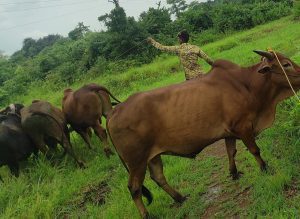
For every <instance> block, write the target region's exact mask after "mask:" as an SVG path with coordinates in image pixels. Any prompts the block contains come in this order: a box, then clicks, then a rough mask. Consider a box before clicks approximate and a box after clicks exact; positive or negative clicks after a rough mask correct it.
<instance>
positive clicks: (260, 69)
mask: <svg viewBox="0 0 300 219" xmlns="http://www.w3.org/2000/svg"><path fill="white" fill-rule="evenodd" d="M257 71H258V72H259V73H261V74H266V73H268V72H270V71H271V65H270V64H269V63H267V62H263V63H261V64H260V65H259V66H258V69H257Z"/></svg>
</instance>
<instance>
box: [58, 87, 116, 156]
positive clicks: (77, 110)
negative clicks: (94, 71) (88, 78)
mask: <svg viewBox="0 0 300 219" xmlns="http://www.w3.org/2000/svg"><path fill="white" fill-rule="evenodd" d="M110 96H111V97H112V98H113V99H114V100H116V101H118V103H120V101H119V100H118V99H116V98H115V97H114V96H113V95H112V94H111V93H110V91H109V90H108V89H106V88H105V87H103V86H100V85H97V84H88V85H85V86H83V87H81V88H80V89H78V90H76V91H73V90H72V89H70V88H68V89H66V90H65V91H64V97H63V100H62V109H63V112H64V114H65V117H66V119H67V122H68V123H69V124H70V125H71V127H72V128H73V129H74V130H75V131H76V132H77V133H78V134H79V135H80V136H81V137H82V138H83V140H84V141H85V142H86V143H87V145H88V147H89V148H91V140H90V136H89V132H90V127H91V128H93V130H94V132H95V134H96V135H97V136H98V137H99V138H100V140H101V141H102V142H103V143H104V152H105V153H106V155H107V156H109V155H111V154H112V151H111V150H110V148H109V144H108V142H107V134H106V131H105V129H104V128H102V127H101V117H102V116H104V117H106V116H107V114H108V112H110V111H111V110H112V103H111V102H110Z"/></svg>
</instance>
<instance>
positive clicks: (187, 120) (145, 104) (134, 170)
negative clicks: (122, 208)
mask: <svg viewBox="0 0 300 219" xmlns="http://www.w3.org/2000/svg"><path fill="white" fill-rule="evenodd" d="M256 53H258V54H259V55H261V56H262V59H261V61H260V62H259V63H258V64H256V65H253V66H250V67H247V68H243V67H240V66H238V65H236V64H234V63H232V62H229V61H225V60H218V61H216V62H215V63H214V64H213V68H212V69H211V70H210V72H209V73H208V74H207V75H206V76H204V77H202V78H196V79H194V80H191V81H188V82H183V83H180V84H177V85H172V86H168V87H164V88H159V89H155V90H152V91H148V92H142V93H138V94H135V95H132V96H131V97H129V98H128V100H126V101H125V102H123V103H121V104H119V105H118V106H117V107H116V108H115V109H114V110H113V111H112V113H111V114H110V116H109V118H108V121H107V129H108V133H109V135H110V137H111V140H112V142H113V144H114V145H115V148H116V151H117V152H118V154H119V156H120V158H121V159H122V162H123V163H124V165H125V167H126V168H127V169H128V172H129V181H128V188H129V190H130V193H131V195H132V198H133V200H134V202H135V204H136V206H137V208H138V209H139V211H140V214H141V215H142V216H143V217H146V216H147V215H148V212H147V210H146V208H145V206H144V204H143V201H142V195H144V196H146V197H147V198H148V200H150V201H151V198H152V197H151V193H149V191H148V190H147V189H146V188H145V187H144V186H143V181H144V177H145V172H146V168H147V166H148V168H149V170H150V176H151V178H152V179H153V180H154V181H155V182H156V183H157V184H158V185H159V186H160V187H161V188H162V189H163V190H165V191H166V192H167V193H168V194H169V195H170V196H171V197H172V198H173V199H174V200H175V201H176V202H183V201H184V200H185V197H184V196H182V195H181V194H180V193H179V192H177V191H176V190H175V189H174V188H172V187H171V186H170V185H169V184H168V183H167V181H166V179H165V176H164V175H163V164H162V160H161V155H162V154H170V155H177V156H183V157H195V156H196V155H197V154H198V153H199V152H201V151H202V150H203V149H204V148H205V147H206V146H208V145H210V144H212V143H214V142H215V141H217V140H219V139H225V143H226V148H227V153H228V157H229V164H230V165H229V166H230V168H229V169H230V173H231V175H232V177H233V179H237V178H238V177H239V173H238V171H237V169H236V165H235V160H234V156H235V154H236V139H241V140H242V141H243V143H244V144H245V145H246V147H247V148H248V149H249V151H250V152H251V153H252V154H253V155H254V157H255V158H256V160H257V162H258V164H259V166H260V168H261V169H262V170H265V169H266V163H265V162H264V160H263V159H262V158H261V156H260V150H259V148H258V146H257V144H256V142H255V136H256V135H258V134H259V133H260V132H261V131H262V130H264V129H266V128H268V127H270V126H271V125H272V123H273V121H274V116H275V110H276V105H277V104H278V103H279V102H280V101H282V100H284V99H286V98H288V97H290V96H292V94H293V93H292V91H291V89H290V87H289V84H288V82H287V80H286V78H285V75H284V74H283V71H282V69H281V67H280V65H279V63H278V61H277V60H276V59H275V58H274V54H273V53H269V52H263V51H256ZM278 57H279V60H280V62H281V64H282V66H283V68H284V69H285V71H286V73H287V74H288V76H289V78H290V81H291V83H292V85H293V86H294V88H295V89H296V90H299V89H300V67H299V66H298V65H296V64H295V63H294V62H292V61H291V60H290V59H288V58H286V57H285V56H283V55H282V54H278Z"/></svg>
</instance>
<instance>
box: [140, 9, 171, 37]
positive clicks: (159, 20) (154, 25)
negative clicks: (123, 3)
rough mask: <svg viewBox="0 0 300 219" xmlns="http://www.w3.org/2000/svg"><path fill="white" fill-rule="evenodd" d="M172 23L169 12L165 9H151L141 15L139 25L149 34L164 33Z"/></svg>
mask: <svg viewBox="0 0 300 219" xmlns="http://www.w3.org/2000/svg"><path fill="white" fill-rule="evenodd" d="M171 22H172V20H171V16H170V14H169V11H168V10H167V9H165V8H157V9H155V8H149V10H148V11H147V12H143V13H141V15H140V17H139V23H140V24H141V26H142V27H143V28H144V29H145V30H146V31H147V32H148V33H149V34H159V33H160V32H163V30H164V29H165V28H166V26H167V25H169V24H170V23H171Z"/></svg>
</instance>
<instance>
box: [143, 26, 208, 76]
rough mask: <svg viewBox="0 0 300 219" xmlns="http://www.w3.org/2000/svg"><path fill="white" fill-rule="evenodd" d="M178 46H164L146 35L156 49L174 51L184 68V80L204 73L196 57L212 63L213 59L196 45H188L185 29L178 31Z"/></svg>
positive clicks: (187, 35)
mask: <svg viewBox="0 0 300 219" xmlns="http://www.w3.org/2000/svg"><path fill="white" fill-rule="evenodd" d="M177 36H178V40H179V43H180V45H179V46H164V45H161V44H160V43H158V42H156V41H155V40H154V39H152V38H151V37H148V39H147V40H148V42H149V43H151V44H152V45H153V46H154V47H156V48H157V49H160V50H162V51H166V52H171V53H175V54H177V55H178V56H179V58H180V62H181V64H182V66H183V68H184V72H185V78H186V80H190V79H193V78H195V77H197V76H202V75H203V74H204V72H203V70H202V68H201V67H200V65H199V64H198V63H197V61H198V57H200V58H202V59H204V60H205V61H206V62H207V63H208V64H210V65H212V64H213V60H212V59H211V58H210V57H208V56H207V55H206V54H205V53H204V52H203V51H202V50H201V49H200V48H199V47H198V46H195V45H190V44H189V43H188V41H189V34H188V32H187V31H186V30H183V31H181V32H179V33H178V35H177Z"/></svg>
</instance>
